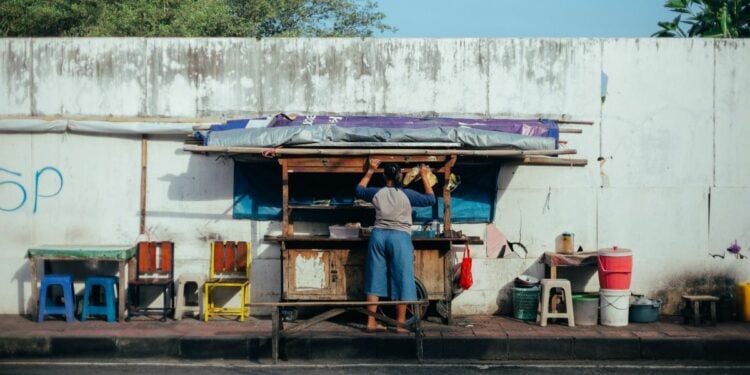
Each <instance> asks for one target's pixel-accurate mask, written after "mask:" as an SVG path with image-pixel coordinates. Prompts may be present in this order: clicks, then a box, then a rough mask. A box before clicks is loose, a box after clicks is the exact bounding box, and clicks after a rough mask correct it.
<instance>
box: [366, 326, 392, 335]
mask: <svg viewBox="0 0 750 375" xmlns="http://www.w3.org/2000/svg"><path fill="white" fill-rule="evenodd" d="M386 331H388V328H386V327H384V326H382V325H380V324H378V325H377V326H375V328H369V327H367V326H365V332H368V333H375V332H386Z"/></svg>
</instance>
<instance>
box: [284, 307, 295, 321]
mask: <svg viewBox="0 0 750 375" xmlns="http://www.w3.org/2000/svg"><path fill="white" fill-rule="evenodd" d="M280 313H281V321H283V322H294V321H295V320H297V317H298V316H299V310H297V308H296V307H282V308H281V311H280Z"/></svg>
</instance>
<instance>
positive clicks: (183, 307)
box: [174, 273, 206, 320]
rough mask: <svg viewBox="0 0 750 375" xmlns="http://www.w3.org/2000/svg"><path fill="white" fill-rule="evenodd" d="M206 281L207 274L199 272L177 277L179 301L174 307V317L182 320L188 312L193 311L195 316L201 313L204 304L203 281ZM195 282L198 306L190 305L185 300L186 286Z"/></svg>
mask: <svg viewBox="0 0 750 375" xmlns="http://www.w3.org/2000/svg"><path fill="white" fill-rule="evenodd" d="M205 281H206V278H205V276H203V275H201V274H197V273H185V274H182V275H180V277H179V278H178V279H177V301H176V302H175V307H174V319H175V320H181V319H182V316H183V315H184V314H185V313H186V312H190V313H193V315H194V316H199V317H200V314H201V305H202V304H203V283H204V282H205ZM191 283H192V284H195V294H196V296H197V299H198V306H188V304H187V301H185V286H186V285H187V284H191Z"/></svg>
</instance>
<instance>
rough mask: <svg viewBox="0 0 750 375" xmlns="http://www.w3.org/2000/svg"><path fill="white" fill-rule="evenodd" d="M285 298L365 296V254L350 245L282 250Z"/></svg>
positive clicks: (353, 298)
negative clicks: (337, 247)
mask: <svg viewBox="0 0 750 375" xmlns="http://www.w3.org/2000/svg"><path fill="white" fill-rule="evenodd" d="M283 261H284V267H283V269H284V275H283V276H284V290H283V291H282V295H283V298H284V299H287V300H305V299H313V300H355V301H356V300H364V293H363V288H364V255H363V253H362V252H361V251H352V250H349V249H289V250H285V251H284V260H283Z"/></svg>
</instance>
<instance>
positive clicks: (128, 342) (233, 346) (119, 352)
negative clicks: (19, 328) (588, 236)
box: [0, 335, 750, 362]
mask: <svg viewBox="0 0 750 375" xmlns="http://www.w3.org/2000/svg"><path fill="white" fill-rule="evenodd" d="M423 346H424V358H425V361H426V362H429V361H431V360H500V361H504V360H509V361H510V360H513V361H536V360H709V361H738V362H746V361H750V356H748V355H747V349H746V348H748V347H750V338H733V337H730V338H712V339H701V338H695V337H684V338H671V337H668V338H638V337H617V338H602V337H498V338H492V337H425V338H424V344H423ZM280 352H281V358H282V359H287V358H289V359H295V360H330V361H339V360H358V359H380V360H391V359H399V360H416V344H415V341H414V338H413V337H341V336H324V335H321V336H314V337H313V336H310V335H305V336H292V337H284V338H282V340H281V343H280ZM84 357H85V358H129V359H138V358H175V359H197V360H201V359H233V360H254V361H257V360H268V359H270V357H271V339H270V338H269V337H262V336H261V337H230V338H225V337H220V338H217V337H145V338H144V337H117V338H115V337H100V336H99V337H39V338H36V337H32V338H29V337H2V338H0V358H3V359H8V358H84Z"/></svg>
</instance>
